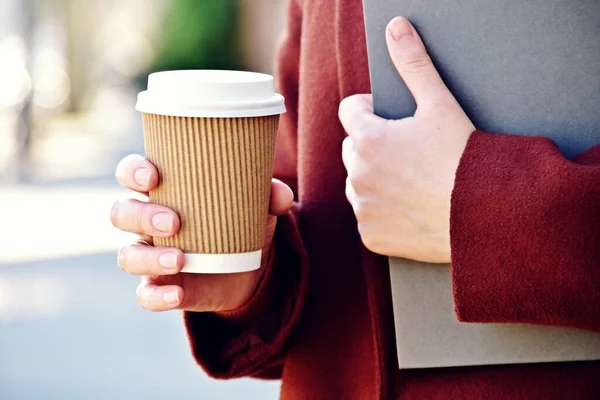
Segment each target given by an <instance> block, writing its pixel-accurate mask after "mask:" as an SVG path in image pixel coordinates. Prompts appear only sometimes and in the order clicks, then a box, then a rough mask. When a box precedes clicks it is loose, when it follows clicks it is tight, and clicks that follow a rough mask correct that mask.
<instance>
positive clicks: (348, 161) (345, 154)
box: [342, 137, 355, 171]
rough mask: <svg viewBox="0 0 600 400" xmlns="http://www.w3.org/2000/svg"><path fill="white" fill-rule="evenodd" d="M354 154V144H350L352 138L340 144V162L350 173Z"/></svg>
mask: <svg viewBox="0 0 600 400" xmlns="http://www.w3.org/2000/svg"><path fill="white" fill-rule="evenodd" d="M354 153H355V150H354V143H352V138H350V137H347V138H345V139H344V141H343V142H342V162H343V163H344V167H345V168H346V171H350V168H351V167H352V163H353V160H354Z"/></svg>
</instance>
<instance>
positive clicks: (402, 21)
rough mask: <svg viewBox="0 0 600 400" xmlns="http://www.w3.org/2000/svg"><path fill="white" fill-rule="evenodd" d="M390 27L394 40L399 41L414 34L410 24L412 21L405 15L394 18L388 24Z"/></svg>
mask: <svg viewBox="0 0 600 400" xmlns="http://www.w3.org/2000/svg"><path fill="white" fill-rule="evenodd" d="M388 29H389V31H390V33H391V35H392V37H393V38H394V40H396V41H399V40H400V39H402V37H404V36H412V35H413V29H412V27H411V25H410V22H408V20H407V19H406V18H404V17H396V18H394V19H393V20H392V21H391V22H390V23H389V25H388Z"/></svg>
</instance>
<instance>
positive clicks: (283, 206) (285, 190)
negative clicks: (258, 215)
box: [269, 179, 294, 216]
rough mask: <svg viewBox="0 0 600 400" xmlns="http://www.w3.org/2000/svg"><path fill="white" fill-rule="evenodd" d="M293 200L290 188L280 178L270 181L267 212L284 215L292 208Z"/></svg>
mask: <svg viewBox="0 0 600 400" xmlns="http://www.w3.org/2000/svg"><path fill="white" fill-rule="evenodd" d="M293 202H294V192H292V189H290V187H289V186H288V185H286V184H285V183H283V182H281V181H280V180H278V179H273V181H272V183H271V204H270V205H269V214H271V215H274V216H280V215H284V214H286V213H287V212H288V211H290V210H291V209H292V204H293Z"/></svg>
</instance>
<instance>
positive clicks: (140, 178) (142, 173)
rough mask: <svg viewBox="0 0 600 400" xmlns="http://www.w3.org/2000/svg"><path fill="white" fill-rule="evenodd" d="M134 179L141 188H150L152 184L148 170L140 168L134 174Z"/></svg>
mask: <svg viewBox="0 0 600 400" xmlns="http://www.w3.org/2000/svg"><path fill="white" fill-rule="evenodd" d="M133 179H135V182H136V183H137V184H138V185H140V186H148V182H150V171H149V170H148V169H147V168H140V169H138V170H137V171H135V173H134V174H133Z"/></svg>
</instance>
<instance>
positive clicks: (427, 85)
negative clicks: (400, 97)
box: [386, 17, 452, 106]
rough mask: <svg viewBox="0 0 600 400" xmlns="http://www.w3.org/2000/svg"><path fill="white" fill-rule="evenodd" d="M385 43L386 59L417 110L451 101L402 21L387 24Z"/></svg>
mask: <svg viewBox="0 0 600 400" xmlns="http://www.w3.org/2000/svg"><path fill="white" fill-rule="evenodd" d="M386 39H387V44H388V50H389V52H390V57H391V58H392V61H393V62H394V65H395V66H396V69H397V70H398V73H399V74H400V76H401V77H402V79H403V80H404V83H406V86H407V87H408V89H409V90H410V92H411V93H412V95H413V97H414V98H415V101H416V103H417V106H425V105H426V104H427V103H432V102H434V103H438V102H439V100H443V99H445V98H447V97H448V96H450V97H452V94H451V93H450V91H449V90H448V88H447V87H446V85H445V84H444V82H443V81H442V78H441V77H440V74H439V73H438V72H437V70H436V69H435V67H434V65H433V63H432V61H431V58H430V57H429V54H427V49H425V45H424V44H423V41H422V40H421V38H420V37H419V34H418V33H417V31H416V30H415V28H414V27H413V26H412V25H411V23H410V22H409V21H408V20H407V19H406V18H404V17H396V18H394V19H393V20H392V21H391V22H390V23H389V24H388V26H387V29H386Z"/></svg>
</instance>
